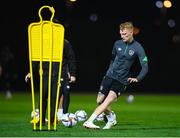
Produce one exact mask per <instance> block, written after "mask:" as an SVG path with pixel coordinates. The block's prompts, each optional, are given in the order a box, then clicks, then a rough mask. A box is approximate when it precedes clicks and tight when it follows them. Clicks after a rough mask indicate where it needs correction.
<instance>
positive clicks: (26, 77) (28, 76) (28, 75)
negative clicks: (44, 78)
mask: <svg viewBox="0 0 180 138" xmlns="http://www.w3.org/2000/svg"><path fill="white" fill-rule="evenodd" d="M30 78H31V74H30V73H28V74H27V75H26V76H25V82H28V80H29V79H30Z"/></svg>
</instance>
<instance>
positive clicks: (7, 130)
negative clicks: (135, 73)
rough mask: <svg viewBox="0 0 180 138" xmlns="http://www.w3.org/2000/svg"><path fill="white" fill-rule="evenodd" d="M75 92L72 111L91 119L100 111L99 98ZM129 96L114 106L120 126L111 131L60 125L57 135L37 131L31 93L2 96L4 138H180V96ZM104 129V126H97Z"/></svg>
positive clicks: (1, 131)
mask: <svg viewBox="0 0 180 138" xmlns="http://www.w3.org/2000/svg"><path fill="white" fill-rule="evenodd" d="M84 93H86V94H79V93H76V92H72V94H71V104H70V109H69V111H70V112H72V113H74V112H75V111H77V110H79V109H83V110H85V111H86V112H87V113H88V116H90V114H91V113H92V111H93V110H94V109H95V107H96V94H89V95H88V94H87V93H88V92H84ZM134 96H135V100H134V102H133V103H131V104H128V103H127V102H126V95H122V96H120V97H119V99H118V101H117V102H115V103H113V106H112V109H113V110H114V111H115V113H116V115H117V120H118V124H117V125H116V126H114V127H113V128H112V129H110V130H102V129H100V130H91V129H85V128H83V126H82V122H80V123H78V124H77V125H76V126H74V127H72V128H66V127H64V126H63V125H62V124H58V125H57V126H58V127H57V129H58V130H57V131H49V132H48V131H41V132H40V131H33V130H32V128H33V126H32V124H30V123H29V121H30V120H31V118H30V114H31V111H32V104H31V94H30V92H23V93H22V92H21V93H17V94H15V93H13V98H12V99H11V100H5V98H4V95H3V94H2V92H1V95H0V137H33V136H34V137H54V136H56V137H180V95H164V96H163V95H134ZM96 124H98V125H100V127H101V128H102V127H103V126H104V125H105V124H104V122H97V123H96Z"/></svg>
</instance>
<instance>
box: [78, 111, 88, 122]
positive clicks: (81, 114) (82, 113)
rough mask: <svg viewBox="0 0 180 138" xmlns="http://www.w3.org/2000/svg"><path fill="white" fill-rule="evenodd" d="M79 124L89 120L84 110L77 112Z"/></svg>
mask: <svg viewBox="0 0 180 138" xmlns="http://www.w3.org/2000/svg"><path fill="white" fill-rule="evenodd" d="M75 115H76V118H77V121H78V122H81V121H85V120H86V119H87V113H86V111H84V110H78V111H76V112H75Z"/></svg>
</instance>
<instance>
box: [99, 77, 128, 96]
mask: <svg viewBox="0 0 180 138" xmlns="http://www.w3.org/2000/svg"><path fill="white" fill-rule="evenodd" d="M110 90H112V91H114V92H115V93H116V95H117V97H118V96H119V95H120V94H121V93H122V92H124V91H125V90H126V85H124V84H122V83H120V82H119V81H117V80H115V79H112V78H110V77H108V76H104V78H103V80H102V82H101V86H100V88H99V93H102V94H104V95H105V96H107V95H108V94H109V91H110Z"/></svg>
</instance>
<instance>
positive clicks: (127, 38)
mask: <svg viewBox="0 0 180 138" xmlns="http://www.w3.org/2000/svg"><path fill="white" fill-rule="evenodd" d="M120 35H121V38H122V41H123V42H131V41H132V39H133V30H132V29H127V28H125V29H123V30H120Z"/></svg>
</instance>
